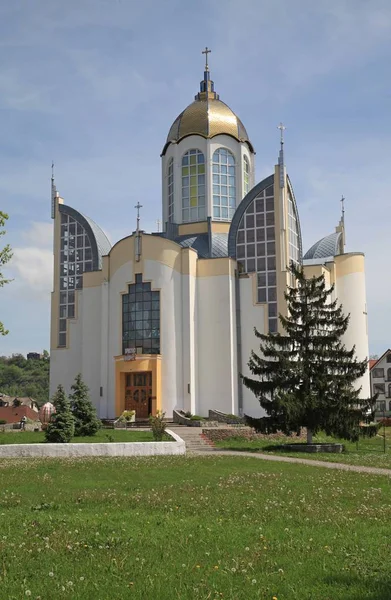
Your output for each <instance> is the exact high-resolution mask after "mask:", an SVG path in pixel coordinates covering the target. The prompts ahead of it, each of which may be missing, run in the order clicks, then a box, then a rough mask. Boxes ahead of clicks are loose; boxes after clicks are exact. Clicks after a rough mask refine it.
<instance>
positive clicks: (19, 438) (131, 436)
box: [0, 429, 171, 444]
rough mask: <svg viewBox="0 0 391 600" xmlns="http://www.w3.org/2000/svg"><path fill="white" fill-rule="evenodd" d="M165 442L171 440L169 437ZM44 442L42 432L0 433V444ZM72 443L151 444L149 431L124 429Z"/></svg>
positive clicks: (109, 430)
mask: <svg viewBox="0 0 391 600" xmlns="http://www.w3.org/2000/svg"><path fill="white" fill-rule="evenodd" d="M167 440H171V437H170V438H168V436H167ZM43 442H45V434H44V432H43V431H6V432H4V433H3V432H2V433H0V444H42V443H43ZM72 442H73V443H83V444H87V443H91V444H92V443H98V442H153V435H152V432H151V431H132V430H130V431H129V430H127V431H125V430H124V429H100V430H99V431H98V433H97V434H96V435H93V436H90V437H74V438H72Z"/></svg>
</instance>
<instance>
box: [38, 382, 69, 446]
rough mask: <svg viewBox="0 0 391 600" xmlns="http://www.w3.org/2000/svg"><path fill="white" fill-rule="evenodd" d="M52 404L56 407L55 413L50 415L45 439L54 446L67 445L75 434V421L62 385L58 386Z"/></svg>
mask: <svg viewBox="0 0 391 600" xmlns="http://www.w3.org/2000/svg"><path fill="white" fill-rule="evenodd" d="M52 402H53V404H54V406H55V407H56V412H55V413H54V414H53V415H52V419H51V421H50V423H49V424H48V426H47V428H46V430H45V439H46V441H47V442H51V443H54V444H67V443H69V442H70V441H71V439H72V437H73V434H74V432H75V420H74V418H73V415H72V412H71V406H70V404H69V400H68V398H67V397H66V395H65V391H64V388H63V387H62V385H59V386H58V388H57V392H56V393H55V394H54V396H53V399H52Z"/></svg>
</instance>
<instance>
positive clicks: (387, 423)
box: [378, 417, 391, 427]
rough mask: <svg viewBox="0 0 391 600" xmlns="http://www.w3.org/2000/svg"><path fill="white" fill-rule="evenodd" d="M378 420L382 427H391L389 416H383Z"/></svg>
mask: <svg viewBox="0 0 391 600" xmlns="http://www.w3.org/2000/svg"><path fill="white" fill-rule="evenodd" d="M378 422H379V423H380V424H381V425H383V426H384V427H391V417H385V418H384V419H380V421H378Z"/></svg>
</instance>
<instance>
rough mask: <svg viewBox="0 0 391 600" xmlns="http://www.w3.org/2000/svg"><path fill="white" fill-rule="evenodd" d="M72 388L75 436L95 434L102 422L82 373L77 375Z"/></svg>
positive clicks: (71, 397) (71, 399)
mask: <svg viewBox="0 0 391 600" xmlns="http://www.w3.org/2000/svg"><path fill="white" fill-rule="evenodd" d="M71 390H72V393H71V394H70V396H69V399H70V401H71V410H72V414H73V417H74V419H75V436H89V435H95V434H96V432H97V431H98V429H100V427H101V425H102V424H101V422H100V420H99V419H98V417H97V416H96V409H95V407H94V406H93V404H92V402H91V400H90V397H89V389H88V387H87V385H86V384H85V383H84V381H83V380H82V378H81V374H80V373H79V374H78V375H77V376H76V378H75V383H74V384H73V385H72V387H71Z"/></svg>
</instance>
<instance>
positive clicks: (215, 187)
mask: <svg viewBox="0 0 391 600" xmlns="http://www.w3.org/2000/svg"><path fill="white" fill-rule="evenodd" d="M225 157H226V160H225ZM230 160H231V162H230ZM232 179H233V181H232ZM236 184H237V177H236V159H235V155H234V153H233V152H232V151H231V150H230V149H229V148H226V147H224V146H219V147H218V148H216V150H215V151H214V152H213V156H212V220H213V221H231V220H232V217H233V216H234V214H235V211H236V201H237V192H236Z"/></svg>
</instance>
